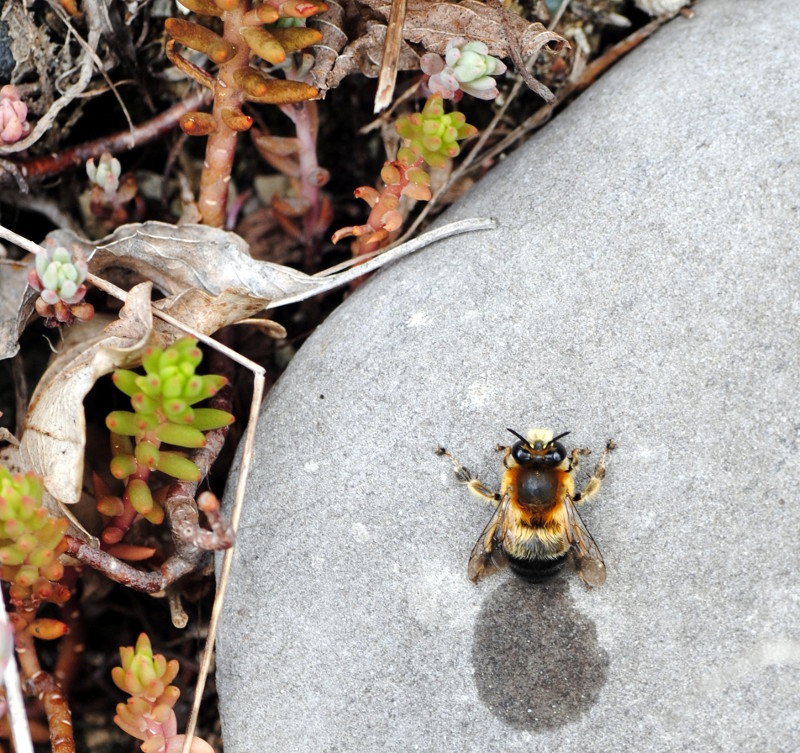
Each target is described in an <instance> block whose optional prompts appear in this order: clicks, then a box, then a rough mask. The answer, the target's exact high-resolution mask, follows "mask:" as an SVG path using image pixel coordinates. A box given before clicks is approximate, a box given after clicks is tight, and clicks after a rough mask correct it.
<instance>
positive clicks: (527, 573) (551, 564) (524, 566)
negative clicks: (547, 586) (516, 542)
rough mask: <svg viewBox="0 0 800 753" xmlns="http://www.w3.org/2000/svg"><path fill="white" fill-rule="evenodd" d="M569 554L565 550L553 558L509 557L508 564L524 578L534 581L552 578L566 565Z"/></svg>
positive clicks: (538, 581)
mask: <svg viewBox="0 0 800 753" xmlns="http://www.w3.org/2000/svg"><path fill="white" fill-rule="evenodd" d="M568 555H569V551H566V552H563V553H562V554H560V555H559V556H557V557H554V558H553V559H533V560H532V559H520V558H518V557H512V556H509V557H508V566H509V567H510V568H511V569H512V570H513V571H514V572H515V573H516V574H517V575H519V577H520V578H523V579H524V580H528V581H531V582H532V583H540V582H541V581H544V580H548V579H550V578H552V577H553V576H554V575H555V574H556V573H557V572H558V571H559V570H560V569H561V568H562V566H563V565H564V562H566V559H567V557H568Z"/></svg>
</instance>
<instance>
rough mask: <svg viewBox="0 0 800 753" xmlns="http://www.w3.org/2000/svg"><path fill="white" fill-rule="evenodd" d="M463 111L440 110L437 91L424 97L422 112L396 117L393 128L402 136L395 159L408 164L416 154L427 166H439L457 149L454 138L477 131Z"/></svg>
mask: <svg viewBox="0 0 800 753" xmlns="http://www.w3.org/2000/svg"><path fill="white" fill-rule="evenodd" d="M466 121H467V119H466V117H465V116H464V114H463V113H460V112H457V111H456V112H451V113H446V112H445V111H444V103H443V101H442V95H441V94H434V95H432V96H430V97H428V100H427V102H426V103H425V106H424V107H423V108H422V112H415V113H412V114H411V115H405V116H403V117H401V118H398V120H397V123H395V129H396V130H397V132H398V133H399V134H400V135H401V136H402V137H403V138H404V139H405V142H404V145H403V146H402V147H401V148H400V149H399V150H398V152H397V159H398V160H400V161H401V162H403V163H405V164H407V165H410V164H413V163H414V161H415V160H416V159H417V158H418V157H422V159H423V160H424V161H425V162H426V163H427V164H429V165H430V166H431V167H442V166H443V165H444V164H445V162H446V161H447V160H448V159H449V158H453V157H455V156H456V155H458V153H459V151H460V150H461V149H460V147H459V145H458V142H459V141H461V140H462V139H466V138H468V137H470V136H473V135H474V134H476V133H477V132H478V129H477V128H475V126H472V125H469V123H467V122H466Z"/></svg>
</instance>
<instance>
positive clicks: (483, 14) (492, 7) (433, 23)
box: [359, 0, 565, 57]
mask: <svg viewBox="0 0 800 753" xmlns="http://www.w3.org/2000/svg"><path fill="white" fill-rule="evenodd" d="M359 2H361V3H363V4H364V5H367V6H369V8H371V9H372V10H373V11H375V12H376V13H378V14H380V15H381V16H382V17H383V18H385V19H388V18H389V13H390V11H391V5H392V4H391V0H359ZM503 16H505V22H504V19H503ZM509 34H510V38H509ZM542 35H544V38H542ZM403 36H404V37H405V38H406V39H407V40H408V41H410V42H417V43H419V44H421V45H423V46H424V47H425V49H426V50H428V52H436V53H438V54H440V55H442V54H444V51H445V47H447V43H448V42H449V41H450V40H451V39H453V38H455V37H464V38H465V39H467V40H469V41H473V40H476V41H479V42H484V43H485V44H486V45H487V46H488V47H489V52H490V53H491V54H492V55H495V56H497V57H508V56H509V55H510V45H515V46H516V47H517V49H518V50H519V52H520V53H521V54H522V55H523V56H524V57H528V56H529V55H533V54H534V53H536V52H538V51H539V50H540V49H541V48H542V47H543V46H544V45H545V44H548V43H552V44H553V45H554V46H555V47H560V46H561V45H563V44H564V43H565V40H564V39H563V38H562V37H559V36H558V35H557V34H553V33H552V32H549V31H547V29H546V28H545V27H544V26H542V24H540V23H539V22H538V21H533V22H530V21H526V20H525V19H524V18H522V17H521V16H519V15H517V14H516V13H509V12H506V11H504V10H503V9H502V8H501V7H500V5H499V4H498V3H494V2H489V3H482V2H479V0H461V2H445V1H444V0H435V1H433V2H432V1H431V0H408V8H407V10H406V22H405V26H404V30H403Z"/></svg>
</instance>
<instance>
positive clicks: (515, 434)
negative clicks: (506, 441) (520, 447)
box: [506, 427, 528, 444]
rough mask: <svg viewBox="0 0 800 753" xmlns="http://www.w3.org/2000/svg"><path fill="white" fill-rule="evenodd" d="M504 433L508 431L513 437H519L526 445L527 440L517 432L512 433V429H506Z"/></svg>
mask: <svg viewBox="0 0 800 753" xmlns="http://www.w3.org/2000/svg"><path fill="white" fill-rule="evenodd" d="M506 431H510V432H511V433H512V434H513V435H514V436H515V437H519V438H520V439H521V440H522V441H523V442H524V443H525V444H528V440H527V439H525V437H523V436H522V434H520V433H519V432H518V431H514V430H513V429H509V428H508V427H506Z"/></svg>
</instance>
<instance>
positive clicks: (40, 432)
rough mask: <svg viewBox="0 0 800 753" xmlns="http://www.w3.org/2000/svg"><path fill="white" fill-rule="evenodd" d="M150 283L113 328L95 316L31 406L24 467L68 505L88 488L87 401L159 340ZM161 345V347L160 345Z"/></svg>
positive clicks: (56, 361)
mask: <svg viewBox="0 0 800 753" xmlns="http://www.w3.org/2000/svg"><path fill="white" fill-rule="evenodd" d="M150 289H151V286H150V285H149V283H145V284H143V285H139V286H137V287H136V288H134V289H133V290H131V292H130V293H129V294H128V302H127V303H126V304H125V306H124V307H123V310H122V311H121V312H120V318H119V319H115V320H113V321H112V323H111V325H110V326H109V327H106V328H105V329H102V330H101V329H100V327H101V326H102V325H103V324H104V323H106V322H107V320H106V321H105V322H104V321H103V320H102V319H101V318H100V317H95V319H94V320H92V322H90V323H88V324H87V325H84V326H83V327H81V329H80V330H77V329H74V330H73V333H80V337H77V338H76V341H75V342H74V343H73V344H71V345H68V346H67V347H66V348H65V349H64V350H63V351H62V352H61V353H59V354H58V356H57V357H56V358H55V359H54V361H53V362H52V363H51V365H50V366H49V367H48V369H47V371H46V372H45V373H44V376H42V378H41V380H40V381H39V384H38V385H37V387H36V390H35V392H34V393H33V396H32V398H31V402H30V405H29V406H28V413H27V415H26V417H25V421H24V424H23V434H22V439H21V440H20V447H19V453H20V461H21V463H22V465H23V467H24V468H27V469H30V470H33V471H35V472H36V473H38V474H41V476H42V478H43V479H44V485H45V488H46V489H47V491H48V493H49V494H51V495H52V496H53V497H54V498H55V499H56V500H57V501H58V502H60V503H62V504H66V505H72V504H75V503H77V502H78V501H79V500H80V498H81V488H82V486H83V456H84V448H85V445H86V420H85V418H84V415H83V399H84V398H85V397H86V395H87V394H88V393H89V390H90V389H91V388H92V387H93V385H94V383H95V382H96V381H97V380H98V379H99V378H100V377H101V376H105V375H106V374H110V373H111V372H112V371H113V370H114V369H118V368H126V367H129V366H133V365H136V364H137V363H139V361H140V360H141V354H142V352H143V351H144V349H145V348H146V347H147V345H148V344H150V342H151V341H153V329H152V314H151V312H150ZM156 344H161V343H160V342H157V343H156Z"/></svg>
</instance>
